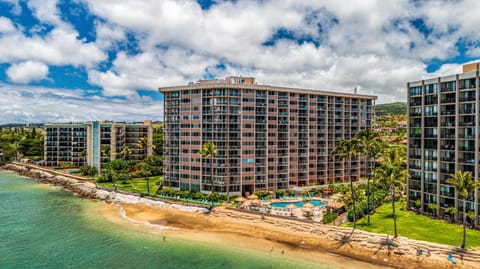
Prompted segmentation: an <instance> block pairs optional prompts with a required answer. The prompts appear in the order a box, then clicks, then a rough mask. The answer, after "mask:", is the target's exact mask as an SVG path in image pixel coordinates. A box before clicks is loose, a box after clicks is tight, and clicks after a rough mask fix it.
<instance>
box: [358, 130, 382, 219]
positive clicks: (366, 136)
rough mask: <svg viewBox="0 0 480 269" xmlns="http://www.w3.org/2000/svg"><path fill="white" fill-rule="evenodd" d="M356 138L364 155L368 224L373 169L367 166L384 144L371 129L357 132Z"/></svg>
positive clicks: (370, 164) (369, 165)
mask: <svg viewBox="0 0 480 269" xmlns="http://www.w3.org/2000/svg"><path fill="white" fill-rule="evenodd" d="M355 139H357V141H358V144H359V148H360V153H361V154H363V155H364V156H365V172H366V173H367V188H366V191H365V192H366V194H367V223H368V224H370V193H371V189H370V178H371V175H372V174H373V171H368V169H369V167H372V162H373V163H374V162H375V161H376V159H377V158H378V157H379V155H380V154H381V153H382V152H383V148H384V147H385V145H384V144H383V143H382V140H380V134H379V133H378V132H376V131H374V130H373V129H365V130H363V131H360V132H358V133H357V134H356V135H355Z"/></svg>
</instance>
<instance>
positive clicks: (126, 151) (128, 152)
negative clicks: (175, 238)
mask: <svg viewBox="0 0 480 269" xmlns="http://www.w3.org/2000/svg"><path fill="white" fill-rule="evenodd" d="M120 154H122V157H123V159H124V160H128V158H129V157H130V155H132V149H131V148H130V147H129V146H124V147H123V148H122V151H121V152H120Z"/></svg>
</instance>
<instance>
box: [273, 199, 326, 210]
mask: <svg viewBox="0 0 480 269" xmlns="http://www.w3.org/2000/svg"><path fill="white" fill-rule="evenodd" d="M310 203H311V204H313V205H314V206H319V207H324V206H325V204H326V203H324V202H322V201H319V200H311V201H310ZM289 204H294V205H296V206H297V207H302V206H303V204H304V202H301V201H300V202H278V203H271V205H272V206H274V207H278V208H284V207H286V206H287V205H289Z"/></svg>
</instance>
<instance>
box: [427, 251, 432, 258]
mask: <svg viewBox="0 0 480 269" xmlns="http://www.w3.org/2000/svg"><path fill="white" fill-rule="evenodd" d="M431 255H432V253H430V249H427V257H430V256H431Z"/></svg>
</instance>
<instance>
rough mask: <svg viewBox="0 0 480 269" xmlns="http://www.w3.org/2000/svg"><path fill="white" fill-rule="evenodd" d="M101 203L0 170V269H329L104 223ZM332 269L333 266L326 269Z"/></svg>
mask: <svg viewBox="0 0 480 269" xmlns="http://www.w3.org/2000/svg"><path fill="white" fill-rule="evenodd" d="M100 205H101V203H99V202H94V201H91V200H87V199H83V198H78V197H75V196H73V195H72V194H70V193H67V192H64V191H61V190H59V189H56V188H52V187H48V186H45V185H43V184H38V183H36V182H33V181H31V180H29V179H25V178H22V177H19V176H17V175H14V174H10V173H6V172H3V171H1V170H0V268H2V269H3V268H228V269H230V268H327V266H320V267H319V265H318V264H315V265H313V264H308V263H301V262H299V261H298V260H294V259H287V257H278V256H276V257H275V256H272V255H269V254H265V253H260V252H253V251H246V250H242V249H238V248H231V249H230V248H228V249H226V248H225V246H215V245H209V244H206V243H200V242H193V241H186V240H181V239H174V238H168V240H167V241H166V242H162V240H161V236H160V235H154V234H149V233H146V232H141V231H136V230H132V229H128V228H126V227H124V226H121V225H119V224H115V223H111V222H108V221H106V220H105V219H104V218H103V217H102V216H100V215H98V213H97V212H99V211H96V210H94V209H95V208H98V207H99V206H100ZM328 268H332V266H328Z"/></svg>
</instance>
